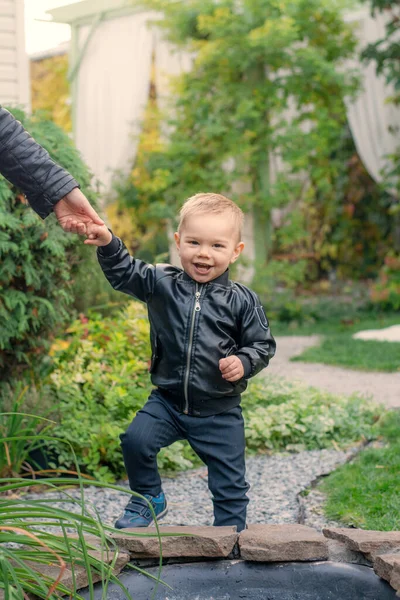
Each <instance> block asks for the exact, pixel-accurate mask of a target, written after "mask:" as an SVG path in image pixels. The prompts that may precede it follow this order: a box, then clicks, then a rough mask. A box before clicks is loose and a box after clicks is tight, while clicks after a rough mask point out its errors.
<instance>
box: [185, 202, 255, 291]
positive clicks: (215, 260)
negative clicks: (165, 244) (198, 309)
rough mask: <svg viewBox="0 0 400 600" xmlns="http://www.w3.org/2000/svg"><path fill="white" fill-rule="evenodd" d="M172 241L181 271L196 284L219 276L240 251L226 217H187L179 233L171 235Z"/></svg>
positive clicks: (242, 245) (234, 230) (230, 220)
mask: <svg viewBox="0 0 400 600" xmlns="http://www.w3.org/2000/svg"><path fill="white" fill-rule="evenodd" d="M175 241H176V245H177V248H178V252H179V256H180V259H181V263H182V267H183V269H184V270H185V271H186V273H187V274H188V275H189V276H190V277H191V278H192V279H194V280H195V281H198V282H199V283H206V282H207V281H212V280H213V279H216V278H217V277H219V276H220V275H222V273H224V272H225V271H226V269H227V268H228V267H229V265H230V264H231V263H233V262H235V260H236V259H237V258H238V256H239V254H240V253H241V251H242V250H243V247H244V244H243V242H240V241H239V240H238V232H237V228H236V227H235V223H234V221H233V219H232V217H231V216H230V215H229V214H226V213H217V214H214V213H206V214H204V213H197V214H193V215H191V216H190V217H188V218H187V219H186V221H185V223H184V226H183V227H182V228H181V231H180V233H175Z"/></svg>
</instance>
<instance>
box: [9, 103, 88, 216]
mask: <svg viewBox="0 0 400 600" xmlns="http://www.w3.org/2000/svg"><path fill="white" fill-rule="evenodd" d="M0 173H1V174H2V175H4V177H5V178H6V179H8V180H9V181H10V182H11V183H12V184H13V185H15V186H16V187H18V188H19V189H20V190H22V191H23V193H24V194H25V195H26V197H27V199H28V201H29V204H30V205H31V206H32V208H33V210H35V211H36V212H37V213H38V214H39V215H40V216H41V217H42V218H43V219H44V218H46V217H47V215H48V214H49V213H51V212H52V210H53V206H54V204H56V203H57V202H58V201H59V200H61V198H63V197H64V196H65V195H66V194H68V193H69V192H70V191H71V190H73V189H74V188H76V187H79V186H78V184H77V182H76V181H75V179H74V178H73V177H72V175H70V174H69V173H68V172H67V171H65V170H64V169H63V168H62V167H60V166H59V165H57V164H56V163H55V162H54V161H53V160H51V158H50V156H49V154H48V152H47V151H46V150H45V149H44V148H42V146H40V145H39V144H38V143H37V142H35V140H34V139H33V137H31V136H30V135H29V133H28V132H27V131H26V130H25V129H24V128H23V126H22V125H21V123H20V122H19V121H17V120H16V119H15V118H14V117H13V115H12V114H11V113H10V112H8V110H6V109H5V108H2V107H1V106H0Z"/></svg>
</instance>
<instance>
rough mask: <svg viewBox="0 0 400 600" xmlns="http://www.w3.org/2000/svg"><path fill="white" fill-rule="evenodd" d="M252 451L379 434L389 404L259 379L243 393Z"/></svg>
mask: <svg viewBox="0 0 400 600" xmlns="http://www.w3.org/2000/svg"><path fill="white" fill-rule="evenodd" d="M242 404H243V409H244V415H245V423H246V442H247V448H248V449H249V450H250V451H253V452H255V451H260V450H264V451H265V450H275V451H276V450H291V451H299V450H314V449H317V448H327V447H330V446H334V447H337V446H338V445H341V444H342V445H343V444H349V443H351V442H354V441H356V440H360V439H362V438H365V439H371V438H373V437H374V436H375V435H376V431H375V427H374V424H375V423H376V422H377V421H378V420H379V418H380V416H381V415H382V414H383V413H384V409H383V408H382V407H380V406H377V405H376V404H374V403H373V402H370V401H367V400H365V399H364V398H361V397H359V396H356V395H354V396H351V397H346V396H337V395H334V394H330V393H329V392H325V391H323V390H319V389H316V388H311V387H308V386H306V385H304V384H301V383H292V382H289V381H287V380H285V379H277V378H270V377H269V378H268V379H265V380H264V381H263V382H262V383H261V382H260V381H257V380H256V381H254V382H253V383H252V384H251V385H250V386H249V388H248V390H247V391H246V392H245V393H244V395H243V403H242Z"/></svg>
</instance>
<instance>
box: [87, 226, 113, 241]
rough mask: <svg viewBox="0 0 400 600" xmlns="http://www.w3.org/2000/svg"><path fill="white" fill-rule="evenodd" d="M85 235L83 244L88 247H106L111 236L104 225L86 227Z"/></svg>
mask: <svg viewBox="0 0 400 600" xmlns="http://www.w3.org/2000/svg"><path fill="white" fill-rule="evenodd" d="M86 235H87V239H86V240H85V244H88V245H89V246H107V244H109V243H110V242H111V240H112V235H111V233H110V231H109V230H108V229H107V227H106V226H105V225H95V224H94V223H90V224H88V225H86Z"/></svg>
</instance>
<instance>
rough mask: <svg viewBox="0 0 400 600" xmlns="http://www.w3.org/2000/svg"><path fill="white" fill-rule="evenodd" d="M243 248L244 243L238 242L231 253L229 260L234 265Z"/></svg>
mask: <svg viewBox="0 0 400 600" xmlns="http://www.w3.org/2000/svg"><path fill="white" fill-rule="evenodd" d="M243 248H244V242H239V243H238V245H237V246H236V248H235V249H234V251H233V256H232V258H231V263H234V262H235V260H237V259H238V258H239V256H240V255H241V253H242V252H243Z"/></svg>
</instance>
